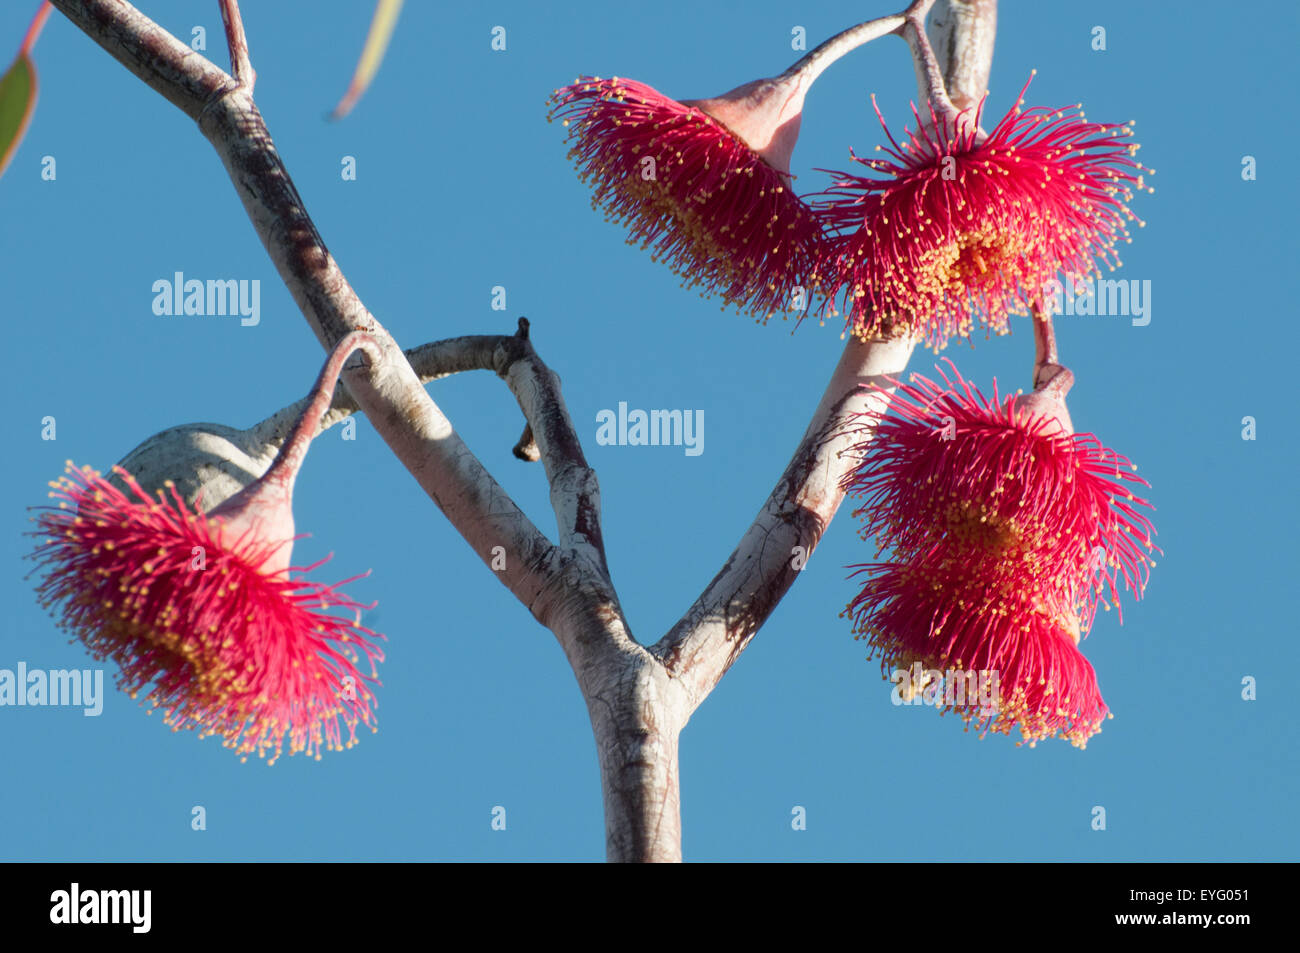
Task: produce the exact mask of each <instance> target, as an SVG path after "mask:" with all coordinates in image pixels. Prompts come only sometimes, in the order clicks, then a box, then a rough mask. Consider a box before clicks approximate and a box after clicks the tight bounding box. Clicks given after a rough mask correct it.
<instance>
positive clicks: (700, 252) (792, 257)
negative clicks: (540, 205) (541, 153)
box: [552, 77, 821, 320]
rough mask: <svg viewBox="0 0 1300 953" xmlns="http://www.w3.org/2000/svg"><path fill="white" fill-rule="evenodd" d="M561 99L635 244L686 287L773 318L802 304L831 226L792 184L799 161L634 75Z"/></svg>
mask: <svg viewBox="0 0 1300 953" xmlns="http://www.w3.org/2000/svg"><path fill="white" fill-rule="evenodd" d="M552 102H553V104H554V109H553V111H552V118H560V119H562V120H563V122H564V124H565V125H566V126H568V127H569V138H570V140H571V142H572V148H571V149H570V152H569V155H570V157H571V158H572V159H573V160H574V162H575V164H576V165H577V168H578V170H579V174H580V175H581V177H582V179H583V180H584V181H585V182H587V183H588V184H589V185H590V186H591V187H592V193H593V194H592V207H593V208H600V207H603V208H604V209H605V211H606V214H607V217H608V218H609V220H611V221H614V222H617V223H618V224H620V225H623V226H625V227H627V228H628V230H629V239H628V241H629V243H630V244H636V245H639V246H640V247H642V248H648V249H650V250H651V251H652V254H653V256H654V258H656V259H657V260H661V261H663V262H664V263H666V264H667V265H668V266H669V267H670V268H672V269H673V271H674V272H676V273H677V274H678V275H680V276H681V277H682V278H683V279H685V283H686V287H688V288H695V287H699V288H700V289H701V291H702V293H703V294H709V295H718V296H720V297H721V298H722V299H723V300H724V301H726V302H728V303H730V304H733V305H736V306H738V307H740V308H741V309H742V310H745V311H752V312H755V313H757V314H758V315H759V316H760V318H762V319H763V320H766V319H767V318H769V317H771V316H772V315H773V314H776V313H780V312H784V311H788V310H791V309H792V308H797V307H798V301H797V298H796V297H795V289H797V288H800V287H802V288H811V286H812V285H814V284H815V283H816V278H815V274H814V267H815V261H816V256H817V253H818V249H819V245H820V241H821V226H820V225H819V223H818V222H817V219H816V218H815V216H814V215H813V213H812V211H811V209H809V208H808V207H807V206H806V205H805V204H804V203H803V202H801V201H800V200H799V199H798V197H796V196H795V194H794V192H793V191H792V189H791V179H790V172H789V167H788V165H787V166H786V167H785V168H780V167H779V160H776V161H778V166H774V165H772V164H771V163H770V162H769V161H768V159H767V158H764V156H763V155H761V154H760V152H759V151H758V150H756V149H755V148H754V147H753V146H752V145H751V144H750V143H749V142H747V141H746V139H745V138H744V137H743V136H742V134H741V133H740V132H739V131H736V130H733V129H730V128H728V126H727V125H725V124H724V123H723V122H722V121H720V120H719V119H718V118H715V116H713V115H711V114H710V112H708V111H706V108H707V106H706V108H701V107H700V106H697V105H688V104H686V103H680V102H677V101H676V100H673V99H669V98H668V97H667V96H664V95H663V94H662V93H660V92H658V91H657V90H654V89H652V88H651V87H649V86H646V85H645V84H644V83H638V82H635V81H633V80H628V79H620V78H618V77H614V78H612V79H599V78H595V77H587V78H584V79H580V80H579V81H578V82H577V83H575V84H573V85H571V86H566V87H564V88H563V89H558V90H556V91H555V93H554V95H553V96H552ZM713 109H714V111H715V112H720V113H723V114H726V115H729V114H730V113H729V112H728V111H727V110H725V108H721V107H718V106H715V107H713ZM733 121H736V120H733ZM736 122H737V125H740V122H739V121H736Z"/></svg>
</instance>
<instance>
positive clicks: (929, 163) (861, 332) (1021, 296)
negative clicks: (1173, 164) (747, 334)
mask: <svg viewBox="0 0 1300 953" xmlns="http://www.w3.org/2000/svg"><path fill="white" fill-rule="evenodd" d="M1023 95H1024V94H1023V91H1022V93H1021V96H1022V97H1023ZM873 102H874V100H873ZM1023 102H1024V100H1023V98H1021V99H1020V100H1018V101H1017V104H1016V106H1015V107H1014V108H1013V109H1012V110H1011V112H1009V113H1008V114H1007V115H1006V116H1005V117H1003V119H1002V121H1001V122H999V123H998V124H997V126H996V127H995V128H994V129H993V132H992V133H990V134H989V135H988V136H987V137H985V136H984V135H983V133H981V132H980V131H979V113H978V112H977V113H976V118H975V122H974V123H973V124H971V123H962V122H959V121H957V120H956V119H955V118H951V117H947V116H939V115H936V114H935V113H933V112H931V113H930V114H929V116H928V117H927V118H928V119H929V120H930V122H929V123H928V124H927V123H925V122H922V120H921V117H920V115H919V114H916V113H915V111H914V115H916V122H917V128H916V129H915V130H914V131H911V132H908V133H907V135H906V136H905V138H904V141H903V143H902V144H901V145H900V144H899V143H898V142H897V141H896V140H895V139H894V137H893V136H892V135H890V134H889V129H888V127H887V126H885V122H884V118H883V117H881V116H880V111H879V109H877V110H876V115H877V116H878V117H880V122H881V126H882V127H883V128H884V131H885V134H886V136H888V137H889V142H890V145H889V147H887V148H885V149H884V152H885V154H886V155H888V156H889V158H888V159H862V158H859V157H858V156H856V155H853V159H854V161H855V162H857V163H859V164H860V165H862V166H864V167H865V168H866V169H867V170H869V171H870V172H871V173H874V176H867V175H853V174H849V173H842V172H841V173H834V175H835V177H836V181H835V185H834V186H833V187H832V188H831V189H828V190H827V191H826V192H825V193H823V194H822V195H823V197H822V199H821V200H820V201H817V202H815V203H814V204H815V206H816V207H817V210H818V213H819V215H820V216H821V218H822V221H823V222H824V223H825V225H826V227H827V228H828V229H829V230H830V231H831V232H832V233H833V237H832V238H831V239H830V240H829V241H828V256H827V260H826V262H825V263H824V264H823V266H822V270H823V272H824V277H825V284H826V286H827V288H828V289H829V293H830V294H831V295H833V296H836V297H838V298H839V299H841V300H842V303H843V310H844V313H845V315H846V319H847V321H848V322H849V324H850V325H851V327H852V329H853V333H854V334H856V335H857V336H858V337H860V338H863V339H864V340H865V339H867V338H869V337H872V336H874V335H877V334H881V333H889V332H891V331H893V330H894V329H898V328H904V329H906V330H907V331H908V332H909V333H911V334H912V335H914V336H916V337H918V338H921V339H923V340H925V341H926V342H927V343H928V344H930V345H931V346H932V347H934V348H935V349H936V350H937V349H939V348H940V347H942V346H943V345H944V344H946V343H947V341H948V339H949V338H950V337H952V336H954V335H956V336H960V337H969V336H970V333H971V330H972V328H973V327H974V326H975V322H976V321H979V322H980V323H982V324H983V325H984V326H985V327H987V328H988V329H989V330H990V331H992V332H994V333H999V334H1001V333H1005V332H1006V330H1007V326H1008V320H1009V315H1011V314H1012V313H1019V314H1025V313H1027V312H1028V311H1029V308H1030V305H1031V303H1032V302H1033V301H1034V300H1035V299H1037V298H1041V297H1042V295H1043V294H1044V289H1045V288H1046V287H1048V286H1049V285H1050V283H1051V282H1053V281H1056V280H1057V278H1056V276H1057V275H1058V274H1060V275H1063V276H1064V280H1065V282H1067V283H1068V284H1070V285H1074V284H1077V283H1078V282H1079V281H1082V280H1084V279H1086V278H1087V277H1089V276H1090V275H1092V274H1100V268H1099V266H1098V264H1097V263H1098V261H1101V262H1102V263H1104V264H1106V265H1107V266H1109V267H1110V268H1112V269H1113V268H1114V267H1116V266H1118V265H1119V264H1120V262H1119V258H1118V255H1117V252H1116V248H1115V246H1116V243H1117V242H1119V241H1128V240H1129V238H1128V229H1127V225H1126V223H1127V222H1129V221H1133V220H1135V216H1134V214H1133V213H1132V212H1131V211H1130V210H1129V208H1128V205H1127V203H1128V201H1129V200H1130V199H1131V198H1132V197H1133V192H1134V190H1135V189H1141V188H1144V187H1145V186H1144V185H1143V181H1142V175H1141V172H1142V171H1143V166H1142V165H1141V164H1139V163H1137V162H1135V161H1134V159H1133V153H1134V152H1135V151H1136V150H1137V146H1136V145H1134V144H1132V143H1131V142H1130V141H1129V138H1130V136H1131V134H1132V130H1131V128H1130V126H1128V125H1116V124H1110V123H1090V122H1087V121H1086V120H1085V119H1084V116H1083V113H1082V112H1081V111H1076V110H1079V109H1080V107H1078V106H1075V107H1073V108H1072V109H1063V110H1056V111H1053V110H1048V109H1043V108H1031V109H1024V108H1023V105H1022V104H1023ZM905 132H906V130H905Z"/></svg>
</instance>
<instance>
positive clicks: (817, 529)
mask: <svg viewBox="0 0 1300 953" xmlns="http://www.w3.org/2000/svg"><path fill="white" fill-rule="evenodd" d="M928 8H929V5H928V4H927V3H923V2H922V3H913V4H912V5H911V6H910V7H909V8H908V11H907V18H906V19H907V21H908V24H910V25H912V26H913V27H915V26H916V25H918V24H919V18H921V17H924V16H925V14H926V12H927V10H928ZM934 18H935V23H936V30H939V25H940V24H942V33H941V34H937V35H936V37H935V47H937V48H938V50H939V53H938V54H937V57H938V59H939V66H940V67H941V68H942V70H943V74H944V75H943V77H942V79H943V83H944V85H945V86H946V88H947V90H948V93H949V95H950V97H951V98H952V99H953V100H954V105H955V106H956V107H957V108H959V109H962V108H965V107H966V105H968V104H969V103H968V101H967V100H968V98H969V95H970V92H971V90H973V89H976V88H978V90H979V95H982V94H983V91H984V88H985V86H986V84H987V82H988V75H989V70H990V68H991V66H992V57H993V37H994V33H995V28H996V22H997V3H996V0H939V2H938V4H937V5H936V7H935V10H934ZM908 24H905V26H904V28H903V30H902V32H903V33H904V35H905V38H908V39H909V44H908V45H909V46H910V47H911V48H912V50H913V58H914V61H916V62H917V71H918V76H920V77H921V78H922V81H923V88H924V86H925V85H930V86H935V85H936V83H935V81H934V78H933V77H932V76H931V75H930V74H931V70H930V69H929V68H928V64H927V62H926V60H927V59H929V60H931V61H932V60H933V58H934V57H935V56H936V54H934V53H932V52H931V51H930V48H929V44H928V43H927V42H923V41H922V40H921V38H920V37H919V35H914V36H911V37H907V34H908V32H909V31H908V28H907V26H908ZM959 95H960V96H961V97H962V98H961V99H958V96H959ZM912 348H913V342H911V341H909V340H905V339H894V340H877V341H872V342H870V343H868V344H862V343H860V342H857V341H853V340H851V341H850V342H849V343H848V345H847V346H846V347H845V350H844V355H843V357H842V358H841V359H840V363H839V365H838V366H837V367H836V369H835V372H834V374H833V375H832V377H831V381H830V383H829V384H828V385H827V388H826V392H825V394H823V396H822V400H821V403H820V404H819V405H818V407H817V411H816V412H815V413H814V414H813V418H812V421H811V422H810V423H809V425H808V429H807V431H806V432H805V434H804V438H803V441H802V442H801V443H800V445H799V448H798V449H797V450H796V451H795V453H794V456H793V457H792V458H791V460H790V463H789V464H788V465H787V467H786V469H785V472H784V473H783V474H782V475H781V479H780V480H778V481H777V484H776V487H775V488H774V489H773V491H772V493H771V495H770V496H769V497H768V500H767V502H766V503H765V504H764V506H763V509H762V510H761V511H760V512H759V514H758V516H757V517H756V518H755V520H754V522H753V523H752V524H751V525H750V527H749V529H748V530H747V531H746V532H745V535H744V536H743V537H742V539H741V541H740V543H739V544H738V545H737V546H736V548H735V550H734V551H733V552H732V554H731V556H730V557H729V558H728V559H727V561H726V563H725V564H724V565H723V567H722V569H721V570H719V572H718V574H717V575H716V576H714V578H713V581H712V582H710V583H709V585H708V587H707V588H706V589H705V590H704V592H703V593H701V595H700V597H699V598H698V599H696V600H695V602H694V604H692V605H691V607H690V608H689V609H687V610H686V613H685V614H684V615H683V616H682V618H681V619H680V620H679V621H678V622H677V624H676V625H674V626H673V628H672V629H671V630H669V632H668V634H667V635H665V636H664V637H663V638H662V639H660V640H659V641H658V642H657V643H655V645H654V646H653V647H652V648H651V653H652V654H653V655H654V656H655V657H657V658H659V659H662V660H663V663H664V665H665V667H666V669H667V670H668V672H669V674H670V675H672V676H674V677H675V678H678V679H681V680H682V681H683V683H684V686H685V688H686V692H687V696H688V699H689V704H690V708H691V710H692V711H693V710H694V709H695V708H696V707H698V706H699V704H700V702H701V701H703V700H704V698H705V697H706V696H707V695H708V693H709V692H710V691H712V689H713V687H714V686H715V685H716V684H717V683H718V680H719V679H720V678H722V676H723V675H724V674H725V673H726V671H727V669H729V668H730V667H731V665H732V664H733V663H734V662H735V660H736V659H737V658H738V657H739V655H740V653H741V652H742V651H744V649H745V647H746V646H747V645H748V644H749V641H750V640H751V639H752V638H753V637H754V634H755V633H756V632H757V631H758V629H759V628H760V627H761V626H762V625H763V623H764V622H765V621H767V618H768V617H769V616H770V615H771V613H772V611H773V610H774V609H775V608H776V606H777V604H778V603H779V602H780V600H781V598H782V597H783V596H784V595H785V593H786V592H787V591H788V590H789V588H790V586H791V585H792V584H793V583H794V580H795V577H796V575H797V573H798V569H796V568H795V566H796V563H798V564H800V566H802V565H803V564H806V562H807V559H808V558H809V557H810V556H811V555H812V552H813V550H814V548H815V547H816V545H817V542H818V541H819V540H820V538H821V536H822V534H823V533H824V532H825V530H826V526H827V525H828V524H829V523H830V521H831V518H832V517H833V516H834V515H835V511H836V509H838V507H839V505H840V502H841V501H842V500H843V498H844V491H843V489H842V488H841V481H842V479H843V477H844V475H845V474H847V473H848V472H849V471H850V470H851V468H852V466H853V464H854V463H855V462H856V461H855V460H853V459H851V458H850V456H849V455H848V454H846V453H845V452H844V451H846V450H847V449H848V446H849V443H850V442H851V441H857V442H860V440H861V435H859V436H858V437H857V438H849V437H848V435H847V433H846V431H847V430H848V428H847V427H846V426H844V425H845V424H846V423H847V422H848V421H849V420H850V419H852V417H853V415H855V414H858V413H863V412H870V411H873V410H882V409H883V406H882V405H883V403H884V402H885V401H887V400H888V395H889V394H890V393H892V389H886V390H884V391H870V390H868V389H865V388H863V387H861V386H859V385H861V384H863V383H867V382H878V383H880V384H881V385H882V386H884V387H886V388H887V385H888V381H886V380H884V378H885V377H887V376H894V375H898V374H900V373H901V372H902V371H903V370H904V369H905V367H906V366H907V361H908V359H909V358H910V356H911V352H912ZM796 547H799V549H798V551H796Z"/></svg>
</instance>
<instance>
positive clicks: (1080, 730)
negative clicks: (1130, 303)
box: [846, 368, 1154, 747]
mask: <svg viewBox="0 0 1300 953" xmlns="http://www.w3.org/2000/svg"><path fill="white" fill-rule="evenodd" d="M1067 373H1068V372H1067ZM913 381H914V383H913V384H911V385H902V386H900V387H899V390H898V392H897V393H896V394H895V395H894V397H893V400H892V402H891V404H890V407H889V410H888V412H887V413H885V414H884V415H882V416H879V417H873V418H872V419H870V420H869V421H868V423H867V425H866V428H865V429H866V430H868V431H872V432H874V433H873V434H868V436H869V437H870V440H869V443H864V444H862V445H860V449H861V450H862V451H864V453H865V456H864V457H863V460H862V463H861V464H860V465H859V467H858V468H857V469H856V470H855V471H854V472H853V473H852V474H851V475H850V477H849V479H848V480H847V481H846V490H847V491H848V492H849V493H851V494H853V495H856V496H859V497H861V498H862V499H863V502H862V505H861V506H860V508H858V509H857V510H856V511H855V514H854V515H855V516H858V517H861V518H863V526H862V529H861V533H862V536H863V538H864V539H871V538H874V539H875V540H876V543H877V546H878V552H879V551H881V550H883V549H885V548H888V549H890V550H891V551H892V554H891V559H890V561H888V562H884V563H874V564H869V565H865V566H860V567H855V568H857V569H858V572H859V573H863V574H867V575H868V578H867V579H866V581H865V584H864V585H863V587H862V590H861V592H860V593H859V594H858V596H857V597H856V598H855V599H854V600H853V601H852V603H850V605H849V607H848V610H847V612H848V613H849V614H851V615H852V618H853V621H854V628H855V631H857V632H858V633H859V637H860V638H866V639H869V640H870V645H871V649H872V652H873V654H879V656H880V657H881V660H882V667H883V668H884V669H885V670H886V671H889V670H892V669H895V668H909V667H911V666H912V665H913V664H914V663H915V662H921V663H922V665H923V667H925V668H927V669H940V670H944V669H956V670H975V671H984V672H993V673H996V674H997V677H998V684H999V693H1000V696H1001V697H1000V702H999V704H998V706H997V710H996V712H976V711H975V710H974V709H973V708H972V707H970V706H967V707H963V708H960V709H958V710H959V711H960V713H961V714H962V717H963V718H964V719H965V720H966V721H967V723H968V724H969V723H970V721H971V720H972V719H975V720H976V721H977V722H979V723H980V724H981V726H982V727H983V728H984V729H986V730H992V731H995V732H1002V733H1009V732H1010V730H1011V729H1012V727H1018V728H1019V729H1020V731H1021V733H1022V735H1023V737H1024V738H1025V739H1026V740H1027V741H1029V742H1030V743H1033V742H1036V741H1038V740H1040V739H1043V738H1049V737H1054V736H1056V735H1057V734H1060V735H1061V736H1063V737H1065V738H1068V739H1070V740H1071V741H1072V742H1074V743H1075V744H1077V745H1079V746H1080V747H1082V746H1083V744H1084V743H1085V742H1086V741H1087V739H1088V738H1089V737H1090V736H1091V735H1093V734H1094V733H1096V732H1097V731H1098V730H1099V728H1100V723H1101V721H1102V720H1103V718H1104V717H1105V716H1106V713H1107V709H1106V705H1105V703H1104V702H1103V701H1102V699H1101V696H1100V694H1099V692H1098V690H1097V684H1096V678H1095V676H1094V675H1093V671H1092V667H1091V665H1089V664H1088V662H1087V660H1086V659H1085V658H1084V657H1083V655H1082V654H1081V653H1080V652H1079V650H1078V648H1077V645H1078V642H1079V639H1080V636H1081V634H1083V633H1086V632H1087V630H1088V629H1089V627H1090V626H1091V623H1092V619H1093V616H1094V614H1095V611H1096V607H1097V605H1098V604H1099V603H1100V604H1104V605H1106V606H1107V607H1109V605H1110V604H1111V602H1115V603H1116V604H1118V595H1119V590H1120V589H1121V588H1124V587H1127V588H1128V589H1130V590H1131V591H1132V592H1133V594H1134V596H1135V597H1140V595H1141V593H1142V590H1143V588H1144V587H1145V585H1146V580H1147V575H1148V566H1149V565H1150V564H1151V561H1150V559H1149V557H1148V556H1147V554H1146V553H1147V551H1148V550H1151V549H1153V548H1154V547H1153V543H1152V539H1151V537H1152V534H1153V532H1154V530H1153V528H1152V525H1151V522H1150V520H1149V519H1147V517H1146V516H1145V515H1144V514H1143V513H1142V512H1141V510H1140V508H1141V507H1145V506H1149V504H1147V503H1146V501H1145V500H1143V499H1140V498H1138V497H1136V496H1135V495H1134V494H1133V492H1132V488H1133V487H1134V485H1145V481H1143V480H1142V479H1140V478H1139V477H1137V476H1136V475H1134V474H1133V473H1132V467H1131V464H1130V463H1129V461H1128V460H1126V459H1125V458H1124V457H1121V456H1119V455H1118V454H1115V453H1114V452H1112V451H1110V450H1107V449H1105V448H1104V447H1103V446H1102V445H1101V444H1100V443H1099V442H1098V441H1097V439H1096V438H1095V437H1093V436H1092V435H1091V434H1073V433H1071V432H1069V428H1068V426H1067V425H1066V424H1065V423H1064V421H1063V416H1064V415H1063V414H1056V413H1053V412H1051V408H1050V404H1047V405H1046V406H1045V405H1044V402H1038V403H1037V404H1035V403H1033V402H1030V401H1026V400H1024V399H1017V398H1014V397H1011V398H1007V399H1006V400H1002V399H1001V398H1000V397H999V395H998V392H997V389H996V385H995V387H994V392H993V398H992V400H988V399H986V398H985V397H984V395H983V394H981V393H980V392H979V390H977V389H975V388H973V387H972V386H971V385H970V384H969V383H967V382H966V381H965V380H963V379H962V377H961V376H960V374H958V373H957V372H956V369H955V368H953V372H952V376H951V377H950V376H948V374H947V373H943V381H944V386H942V387H941V386H940V385H938V384H936V383H934V382H932V381H930V380H927V379H925V378H922V377H917V376H914V378H913ZM1040 393H1041V392H1040ZM1035 396H1038V395H1035ZM954 707H955V706H949V708H954Z"/></svg>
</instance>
